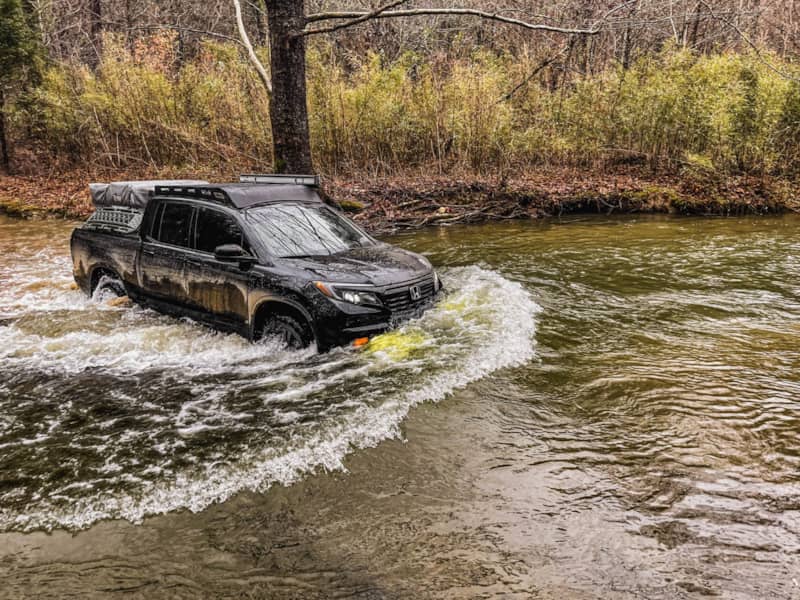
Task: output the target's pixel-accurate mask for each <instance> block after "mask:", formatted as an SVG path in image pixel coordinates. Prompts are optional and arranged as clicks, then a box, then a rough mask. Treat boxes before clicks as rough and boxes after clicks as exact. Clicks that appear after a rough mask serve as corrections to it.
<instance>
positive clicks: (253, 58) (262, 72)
mask: <svg viewBox="0 0 800 600" xmlns="http://www.w3.org/2000/svg"><path fill="white" fill-rule="evenodd" d="M233 7H234V9H235V10H236V26H237V27H238V28H239V37H241V38H242V44H243V45H244V47H245V48H246V49H247V58H249V59H250V62H251V63H252V64H253V66H254V67H255V69H256V72H257V73H258V77H259V78H260V79H261V83H263V84H264V88H265V89H266V90H267V94H269V95H270V96H271V95H272V82H271V81H270V78H269V74H268V73H267V70H266V69H265V68H264V65H263V64H261V61H260V60H259V59H258V56H257V55H256V51H255V50H253V44H251V43H250V38H249V37H248V35H247V30H246V29H245V27H244V20H243V19H242V3H241V2H239V0H233Z"/></svg>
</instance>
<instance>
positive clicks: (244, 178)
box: [239, 173, 319, 187]
mask: <svg viewBox="0 0 800 600" xmlns="http://www.w3.org/2000/svg"><path fill="white" fill-rule="evenodd" d="M239 183H266V184H279V185H280V184H282V185H291V184H294V185H307V186H310V187H319V175H273V174H269V173H267V174H257V173H251V174H246V175H239Z"/></svg>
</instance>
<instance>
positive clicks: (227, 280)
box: [186, 207, 250, 329]
mask: <svg viewBox="0 0 800 600" xmlns="http://www.w3.org/2000/svg"><path fill="white" fill-rule="evenodd" d="M228 244H237V245H240V246H242V248H243V249H244V250H245V251H249V250H248V248H247V243H246V241H245V239H244V236H243V234H242V230H241V228H240V227H239V224H238V223H237V222H236V219H234V217H233V216H232V215H229V214H227V213H225V212H223V211H221V210H215V209H213V208H208V207H199V208H198V209H197V221H196V225H195V233H194V249H195V252H194V253H193V254H192V255H191V256H190V257H189V258H188V260H187V262H186V286H187V293H188V297H189V302H190V304H191V305H192V306H193V307H195V308H197V309H199V310H202V311H204V312H207V313H210V314H211V315H213V316H214V317H215V319H217V320H220V321H223V322H225V323H226V324H228V325H231V326H233V327H234V328H237V329H239V328H241V327H242V326H243V325H244V324H245V323H246V322H247V318H248V314H247V287H248V282H249V279H250V277H249V273H248V270H249V269H248V267H247V265H245V264H243V263H240V262H238V261H235V262H230V261H221V260H217V259H216V258H214V249H215V248H217V247H219V246H223V245H228Z"/></svg>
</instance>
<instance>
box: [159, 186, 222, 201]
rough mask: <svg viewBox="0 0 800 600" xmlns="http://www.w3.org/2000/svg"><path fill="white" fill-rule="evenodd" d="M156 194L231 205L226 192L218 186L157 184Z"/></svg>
mask: <svg viewBox="0 0 800 600" xmlns="http://www.w3.org/2000/svg"><path fill="white" fill-rule="evenodd" d="M156 196H183V197H185V198H200V199H202V200H210V201H212V202H219V203H221V204H225V205H227V206H233V202H231V198H230V196H228V192H226V191H225V190H223V189H222V188H218V187H209V186H186V185H157V186H156Z"/></svg>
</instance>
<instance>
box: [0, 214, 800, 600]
mask: <svg viewBox="0 0 800 600" xmlns="http://www.w3.org/2000/svg"><path fill="white" fill-rule="evenodd" d="M72 226H73V224H71V223H66V222H61V221H16V220H11V219H7V218H3V217H0V282H1V283H0V597H4V598H19V597H35V598H41V597H56V598H64V597H80V598H86V597H114V596H116V595H119V596H125V597H132V598H136V597H141V598H154V597H185V598H197V597H237V598H262V597H266V598H333V597H354V598H479V597H502V598H515V597H519V598H531V597H533V598H598V597H601V598H700V597H707V596H718V597H722V598H742V599H744V598H798V597H800V449H799V446H800V219H798V218H797V217H793V216H787V217H783V218H761V219H707V220H705V219H671V218H649V217H648V218H619V219H601V218H590V219H572V220H569V221H561V222H555V221H551V222H547V223H536V222H528V223H513V224H498V225H485V226H479V227H463V228H451V229H434V230H426V231H422V232H417V233H413V234H407V235H401V236H397V237H395V238H393V239H392V241H393V242H395V243H397V244H399V245H402V246H404V247H407V248H410V249H412V250H416V251H421V252H424V253H426V254H427V255H428V256H429V257H430V258H431V260H432V261H433V262H434V263H435V264H436V265H437V266H439V267H440V269H441V271H442V274H443V278H444V280H445V282H446V284H447V286H448V288H449V291H450V294H449V296H448V297H447V298H446V300H445V301H444V302H443V303H442V305H441V306H439V307H438V308H437V309H435V310H434V311H431V312H430V313H428V314H427V315H426V316H425V317H424V318H423V319H422V320H421V321H418V322H415V323H411V324H409V325H408V326H407V327H406V328H404V329H403V330H402V331H400V332H397V333H395V334H392V335H391V336H389V337H387V338H384V339H383V340H378V342H376V343H375V344H373V346H372V347H371V348H369V349H368V350H367V351H365V352H356V351H336V352H333V353H331V354H329V355H323V356H315V355H313V354H312V353H309V352H305V353H284V352H280V351H278V350H276V349H274V348H270V347H268V346H264V345H252V344H248V343H246V342H244V340H241V339H239V338H236V337H235V336H226V335H220V334H216V333H213V332H211V331H208V330H206V329H205V328H203V327H200V326H198V325H196V324H194V323H191V322H186V321H177V320H174V319H169V318H167V317H163V316H160V315H157V314H155V313H152V312H149V311H146V310H142V309H140V308H136V307H133V308H125V307H112V306H109V305H108V304H107V303H106V302H105V299H103V298H95V299H88V298H84V297H82V296H81V295H80V293H78V292H77V291H75V290H72V289H70V281H71V275H70V264H69V260H68V257H67V255H68V235H69V231H70V229H71V227H72Z"/></svg>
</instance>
